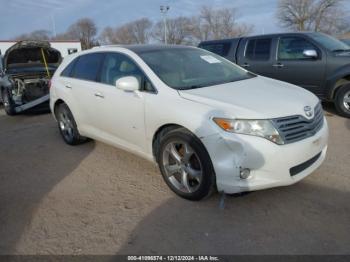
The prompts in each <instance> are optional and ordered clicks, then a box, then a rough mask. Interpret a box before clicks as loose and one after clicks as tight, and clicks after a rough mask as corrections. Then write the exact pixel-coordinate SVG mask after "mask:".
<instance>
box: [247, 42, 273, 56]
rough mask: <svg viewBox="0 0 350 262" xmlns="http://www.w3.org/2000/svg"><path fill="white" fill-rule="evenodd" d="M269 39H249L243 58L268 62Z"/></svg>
mask: <svg viewBox="0 0 350 262" xmlns="http://www.w3.org/2000/svg"><path fill="white" fill-rule="evenodd" d="M271 42H272V40H271V38H260V39H251V40H249V41H248V44H247V49H246V52H245V57H246V58H248V59H251V60H269V59H270V54H271Z"/></svg>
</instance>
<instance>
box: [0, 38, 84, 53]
mask: <svg viewBox="0 0 350 262" xmlns="http://www.w3.org/2000/svg"><path fill="white" fill-rule="evenodd" d="M17 42H18V41H5V40H3V41H2V40H0V55H4V54H5V52H6V50H7V49H9V48H10V47H11V46H13V45H14V44H16V43H17ZM50 44H51V47H52V48H55V49H57V50H58V51H60V53H61V55H62V57H65V56H67V55H69V54H73V53H76V52H79V51H81V43H80V41H64V40H62V41H50Z"/></svg>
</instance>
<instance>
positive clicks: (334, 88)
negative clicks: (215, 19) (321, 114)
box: [199, 32, 350, 117]
mask: <svg viewBox="0 0 350 262" xmlns="http://www.w3.org/2000/svg"><path fill="white" fill-rule="evenodd" d="M199 47H200V48H203V49H206V50H209V51H211V52H213V53H216V54H218V55H221V56H223V57H225V58H226V59H228V60H230V61H232V62H234V63H236V64H238V65H240V66H241V67H244V68H246V69H247V70H249V71H251V72H254V73H256V74H259V75H263V76H266V77H271V78H274V79H278V80H281V81H286V82H289V83H292V84H295V85H298V86H301V87H303V88H305V89H307V90H309V91H311V92H313V93H314V94H316V95H317V96H318V97H319V98H320V99H321V100H324V101H332V102H334V104H335V107H336V109H337V111H338V112H339V114H340V115H342V116H345V117H350V46H348V45H347V44H346V43H344V42H341V41H340V40H337V39H335V38H333V37H331V36H328V35H325V34H322V33H314V32H310V33H283V34H273V35H261V36H252V37H243V38H235V39H226V40H215V41H205V42H202V43H200V44H199ZM252 95H254V94H252Z"/></svg>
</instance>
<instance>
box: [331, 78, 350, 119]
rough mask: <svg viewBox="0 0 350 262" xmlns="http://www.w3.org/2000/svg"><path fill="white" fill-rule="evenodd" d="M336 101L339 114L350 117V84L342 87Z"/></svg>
mask: <svg viewBox="0 0 350 262" xmlns="http://www.w3.org/2000/svg"><path fill="white" fill-rule="evenodd" d="M334 103H335V108H336V109H337V112H338V113H339V115H341V116H344V117H347V118H350V84H347V85H344V86H342V87H341V88H340V90H339V91H338V92H337V95H336V98H335V101H334Z"/></svg>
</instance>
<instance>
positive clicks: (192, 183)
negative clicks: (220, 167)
mask: <svg viewBox="0 0 350 262" xmlns="http://www.w3.org/2000/svg"><path fill="white" fill-rule="evenodd" d="M174 150H175V151H174ZM157 162H158V165H159V169H160V171H161V173H162V176H163V179H164V181H165V183H166V184H167V185H168V186H169V188H170V189H171V190H172V191H173V192H175V193H176V194H177V195H178V196H180V197H182V198H185V199H187V200H192V201H198V200H201V199H203V198H206V197H209V196H210V195H211V194H212V193H213V192H214V190H215V172H214V168H213V165H212V162H211V159H210V156H209V154H208V152H207V150H206V148H205V147H204V145H203V144H202V142H201V141H200V140H199V139H198V138H197V137H196V136H194V135H193V134H192V133H190V132H189V131H187V130H186V129H185V128H179V129H175V130H172V131H170V132H169V133H167V134H165V135H164V136H163V137H162V138H161V141H160V147H159V150H158V153H157Z"/></svg>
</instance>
